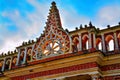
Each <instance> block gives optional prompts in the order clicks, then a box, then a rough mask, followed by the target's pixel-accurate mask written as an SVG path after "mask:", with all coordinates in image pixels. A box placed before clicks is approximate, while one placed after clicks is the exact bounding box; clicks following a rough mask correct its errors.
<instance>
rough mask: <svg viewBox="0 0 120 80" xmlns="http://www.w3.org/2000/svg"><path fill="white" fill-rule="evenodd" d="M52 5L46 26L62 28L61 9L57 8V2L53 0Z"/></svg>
mask: <svg viewBox="0 0 120 80" xmlns="http://www.w3.org/2000/svg"><path fill="white" fill-rule="evenodd" d="M51 5H52V6H51V7H50V9H49V15H48V19H47V22H46V27H47V28H48V27H51V26H53V27H55V28H60V27H61V28H62V25H61V20H60V16H59V10H58V9H57V6H56V3H55V2H54V1H53V2H52V3H51Z"/></svg>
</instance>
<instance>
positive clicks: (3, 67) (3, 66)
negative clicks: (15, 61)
mask: <svg viewBox="0 0 120 80" xmlns="http://www.w3.org/2000/svg"><path fill="white" fill-rule="evenodd" d="M5 62H6V58H4V62H3V65H2V70H1V71H4V70H5Z"/></svg>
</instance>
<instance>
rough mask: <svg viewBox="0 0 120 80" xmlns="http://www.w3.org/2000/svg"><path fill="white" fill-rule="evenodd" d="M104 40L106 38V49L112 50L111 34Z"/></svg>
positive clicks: (112, 40)
mask: <svg viewBox="0 0 120 80" xmlns="http://www.w3.org/2000/svg"><path fill="white" fill-rule="evenodd" d="M105 40H106V47H107V51H113V50H114V47H115V45H114V39H113V36H112V35H108V36H107V37H106V39H105Z"/></svg>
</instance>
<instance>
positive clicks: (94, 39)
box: [93, 33, 96, 49]
mask: <svg viewBox="0 0 120 80" xmlns="http://www.w3.org/2000/svg"><path fill="white" fill-rule="evenodd" d="M93 41H94V42H93V44H94V48H95V49H96V37H95V33H94V34H93Z"/></svg>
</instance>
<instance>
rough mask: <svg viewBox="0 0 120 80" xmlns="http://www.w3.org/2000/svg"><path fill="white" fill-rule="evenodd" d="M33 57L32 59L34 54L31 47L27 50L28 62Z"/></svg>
mask: <svg viewBox="0 0 120 80" xmlns="http://www.w3.org/2000/svg"><path fill="white" fill-rule="evenodd" d="M31 59H32V54H31V49H29V50H28V51H27V58H26V60H27V62H29V61H31Z"/></svg>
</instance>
